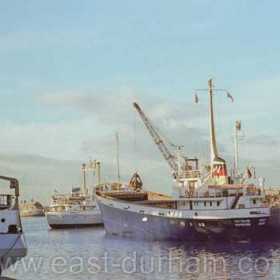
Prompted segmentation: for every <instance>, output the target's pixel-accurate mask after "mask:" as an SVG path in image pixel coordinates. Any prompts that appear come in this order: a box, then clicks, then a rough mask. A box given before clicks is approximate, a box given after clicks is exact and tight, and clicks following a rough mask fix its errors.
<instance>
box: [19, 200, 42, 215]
mask: <svg viewBox="0 0 280 280" xmlns="http://www.w3.org/2000/svg"><path fill="white" fill-rule="evenodd" d="M19 209H20V215H21V217H42V216H45V210H44V207H43V205H42V204H41V203H39V202H38V201H37V202H35V203H34V202H33V199H32V200H31V203H26V201H24V203H22V204H20V206H19Z"/></svg>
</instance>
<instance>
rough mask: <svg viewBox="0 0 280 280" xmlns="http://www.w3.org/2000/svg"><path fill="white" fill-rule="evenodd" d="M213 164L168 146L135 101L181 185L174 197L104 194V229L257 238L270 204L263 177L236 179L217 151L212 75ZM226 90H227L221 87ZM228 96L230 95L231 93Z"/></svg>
mask: <svg viewBox="0 0 280 280" xmlns="http://www.w3.org/2000/svg"><path fill="white" fill-rule="evenodd" d="M208 86H209V89H208V90H207V91H208V92H209V104H210V107H209V111H210V143H211V146H210V150H211V163H210V165H206V166H205V165H201V164H200V162H199V159H198V158H195V157H194V158H188V157H184V156H183V155H182V153H181V147H180V146H175V147H176V152H175V153H172V152H170V151H169V149H168V148H167V146H166V145H165V144H164V141H163V139H162V138H161V137H160V135H159V133H157V131H156V129H155V128H154V127H153V125H152V123H151V122H150V121H149V119H148V118H147V116H146V115H145V114H144V113H143V111H142V110H141V108H140V106H139V105H138V104H136V103H134V107H135V108H136V110H137V111H138V113H139V115H140V117H141V118H142V120H143V121H144V123H145V125H146V127H147V129H148V131H149V132H150V134H151V136H152V138H153V140H154V142H155V144H156V145H157V146H158V148H159V150H160V152H161V153H162V154H163V156H164V158H165V160H166V161H167V162H168V164H169V166H170V167H171V170H172V174H173V178H174V181H175V183H176V185H175V186H174V187H173V193H172V199H171V200H156V201H155V200H153V199H152V198H151V197H149V194H148V192H145V191H140V192H138V193H135V192H134V193H133V192H130V193H129V192H122V193H99V194H98V196H97V198H98V203H99V206H100V209H101V211H102V214H103V219H104V225H105V229H106V231H107V232H108V233H111V234H120V235H125V236H126V235H127V236H131V237H132V236H134V237H148V238H156V239H158V238H159V239H176V240H178V239H179V240H186V241H191V240H209V239H210V240H215V239H219V240H231V241H239V240H258V239H259V238H261V236H262V235H263V234H264V232H265V229H266V225H267V222H268V219H269V217H270V209H269V208H268V207H263V206H262V200H263V199H264V186H263V180H260V183H259V185H258V186H255V185H254V184H252V183H251V182H250V181H246V182H245V181H244V182H242V183H239V182H235V181H234V180H233V178H231V177H230V176H229V175H228V171H227V165H226V161H225V160H224V159H222V158H221V157H220V156H219V154H218V149H217V144H216V134H215V124H214V110H213V91H214V89H213V84H212V79H209V80H208ZM222 91H224V90H222ZM226 93H227V95H228V97H229V96H230V97H231V95H230V94H229V93H228V92H226Z"/></svg>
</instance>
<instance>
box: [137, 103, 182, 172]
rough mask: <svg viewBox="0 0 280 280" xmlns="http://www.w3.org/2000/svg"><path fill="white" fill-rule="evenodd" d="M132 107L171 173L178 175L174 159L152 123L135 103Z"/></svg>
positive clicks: (176, 163)
mask: <svg viewBox="0 0 280 280" xmlns="http://www.w3.org/2000/svg"><path fill="white" fill-rule="evenodd" d="M133 107H134V108H135V109H136V111H137V112H138V114H139V115H140V117H141V119H142V120H143V122H144V124H145V126H146V127H147V129H148V131H149V133H150V135H151V137H152V139H153V141H154V143H155V144H156V145H157V147H158V149H159V151H160V152H161V153H162V155H163V157H164V159H165V160H166V162H167V163H168V165H169V166H170V168H171V169H172V171H173V172H175V173H177V174H178V171H179V165H178V162H177V159H176V157H175V156H174V155H173V154H172V153H171V152H170V151H169V150H168V148H167V146H166V145H165V143H164V142H163V140H162V138H161V137H160V135H159V133H158V132H157V131H156V129H155V128H154V127H153V125H152V123H151V122H150V121H149V119H148V118H147V116H146V115H145V114H144V112H143V111H142V110H141V108H140V106H139V105H138V104H137V103H136V102H134V103H133ZM179 149H180V148H179Z"/></svg>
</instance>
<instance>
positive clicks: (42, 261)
mask: <svg viewBox="0 0 280 280" xmlns="http://www.w3.org/2000/svg"><path fill="white" fill-rule="evenodd" d="M22 222H23V227H24V230H25V236H26V241H27V243H28V256H27V257H25V258H24V259H22V260H21V261H19V262H18V263H17V264H16V265H15V266H13V267H11V268H10V269H8V270H5V271H4V273H3V274H4V275H5V276H7V277H10V278H13V279H20V280H28V279H32V280H34V279H42V280H43V279H67V280H71V279H98V280H105V279H106V280H107V279H108V280H109V279H110V280H111V279H116V280H117V279H127V280H128V279H135V280H142V279H143V280H144V279H151V280H155V279H160V280H162V279H169V280H170V279H172V280H173V279H174V280H177V279H239V280H241V279H280V242H279V243H278V242H269V241H268V242H264V243H258V244H251V243H241V244H221V243H190V244H182V243H174V242H152V241H138V240H127V239H123V238H120V237H116V236H107V235H106V234H105V232H104V230H103V227H96V228H84V229H67V230H51V229H50V228H49V227H48V224H47V221H46V219H45V217H35V218H23V219H22Z"/></svg>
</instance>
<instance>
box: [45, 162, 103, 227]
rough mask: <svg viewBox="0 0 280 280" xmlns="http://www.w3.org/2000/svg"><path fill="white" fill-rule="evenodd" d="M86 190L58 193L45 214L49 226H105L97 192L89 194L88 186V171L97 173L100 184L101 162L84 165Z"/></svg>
mask: <svg viewBox="0 0 280 280" xmlns="http://www.w3.org/2000/svg"><path fill="white" fill-rule="evenodd" d="M82 171H83V178H84V189H83V190H81V188H80V187H77V188H72V191H71V193H70V194H58V193H56V194H55V195H54V196H53V197H52V201H53V203H52V204H51V205H50V206H49V207H48V211H47V212H46V213H45V215H46V217H47V221H48V223H49V226H50V227H51V228H53V229H59V228H73V227H74V228H75V227H90V226H96V225H101V224H103V221H102V216H101V212H100V210H99V207H98V205H97V203H96V200H95V192H94V190H93V191H92V194H89V191H88V189H87V186H86V176H85V175H86V174H85V173H86V171H97V172H98V178H99V183H100V162H98V161H96V160H95V161H90V165H89V166H86V164H83V165H82Z"/></svg>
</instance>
